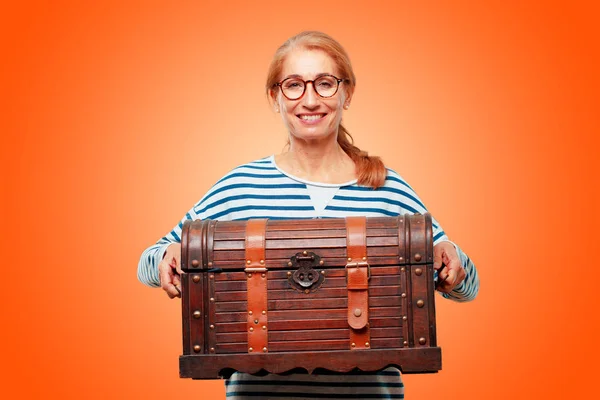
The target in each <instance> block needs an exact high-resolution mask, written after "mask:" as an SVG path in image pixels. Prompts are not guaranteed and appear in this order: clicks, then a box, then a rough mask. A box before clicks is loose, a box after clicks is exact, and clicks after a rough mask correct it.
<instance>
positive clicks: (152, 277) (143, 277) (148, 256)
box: [137, 204, 198, 288]
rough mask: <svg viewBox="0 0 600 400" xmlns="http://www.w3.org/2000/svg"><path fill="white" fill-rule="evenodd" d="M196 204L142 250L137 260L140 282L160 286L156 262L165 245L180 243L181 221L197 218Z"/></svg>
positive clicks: (160, 256) (160, 258)
mask: <svg viewBox="0 0 600 400" xmlns="http://www.w3.org/2000/svg"><path fill="white" fill-rule="evenodd" d="M197 207H198V204H196V205H195V206H194V207H192V209H191V210H190V211H188V212H187V213H186V214H185V216H184V217H183V218H182V219H181V221H180V222H179V223H178V224H177V225H175V227H174V228H173V229H172V230H171V232H169V233H167V234H166V235H165V236H163V237H162V238H161V239H159V240H158V241H157V242H156V243H155V244H153V245H152V246H150V247H148V248H147V249H146V250H144V251H143V252H142V255H141V257H140V261H139V262H138V270H137V277H138V280H139V281H140V282H142V283H143V284H144V285H147V286H150V287H154V288H156V287H160V279H159V276H158V264H160V262H161V261H162V259H163V256H164V254H165V251H166V250H167V247H169V245H171V244H173V243H181V231H182V228H183V223H184V222H185V221H188V220H191V221H193V220H195V219H198V215H197V214H196V212H195V210H196V209H197Z"/></svg>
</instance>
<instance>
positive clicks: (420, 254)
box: [180, 214, 441, 379]
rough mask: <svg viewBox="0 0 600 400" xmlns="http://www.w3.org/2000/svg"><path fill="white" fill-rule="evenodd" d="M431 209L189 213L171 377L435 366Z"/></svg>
mask: <svg viewBox="0 0 600 400" xmlns="http://www.w3.org/2000/svg"><path fill="white" fill-rule="evenodd" d="M432 236H433V235H432V224H431V216H430V215H429V214H425V215H420V214H416V215H411V214H407V215H404V216H399V217H377V218H374V217H373V218H365V217H348V218H340V219H313V220H259V219H256V220H250V221H228V222H218V221H211V220H205V221H193V222H191V221H188V222H186V223H185V224H184V226H183V235H182V241H181V244H182V258H181V262H182V268H183V270H184V274H183V275H182V309H183V355H182V356H181V357H180V376H181V377H182V378H194V379H214V378H218V377H221V376H223V375H228V374H230V373H231V372H232V371H234V370H237V371H241V372H247V373H257V372H259V371H261V370H265V371H268V372H271V373H282V372H285V371H289V370H292V369H295V368H303V369H305V370H307V371H308V372H312V371H313V370H314V369H316V368H325V369H328V370H332V371H338V372H346V371H349V370H352V369H354V368H359V369H361V370H363V371H373V370H378V369H381V368H385V367H386V366H389V365H395V366H397V367H399V368H400V369H401V370H402V371H403V372H404V373H411V372H436V371H438V370H439V369H441V349H440V348H439V347H437V343H436V330H435V304H434V281H433V237H432Z"/></svg>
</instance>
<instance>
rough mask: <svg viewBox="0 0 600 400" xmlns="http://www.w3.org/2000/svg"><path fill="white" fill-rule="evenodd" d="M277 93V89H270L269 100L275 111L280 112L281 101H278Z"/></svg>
mask: <svg viewBox="0 0 600 400" xmlns="http://www.w3.org/2000/svg"><path fill="white" fill-rule="evenodd" d="M277 93H278V92H277V91H276V90H273V89H269V101H270V102H271V105H272V106H273V111H275V112H276V113H278V112H279V102H278V101H277Z"/></svg>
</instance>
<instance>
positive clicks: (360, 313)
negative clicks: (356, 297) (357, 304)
mask: <svg viewBox="0 0 600 400" xmlns="http://www.w3.org/2000/svg"><path fill="white" fill-rule="evenodd" d="M361 315H362V310H361V309H360V308H357V309H355V310H354V316H355V317H360V316H361Z"/></svg>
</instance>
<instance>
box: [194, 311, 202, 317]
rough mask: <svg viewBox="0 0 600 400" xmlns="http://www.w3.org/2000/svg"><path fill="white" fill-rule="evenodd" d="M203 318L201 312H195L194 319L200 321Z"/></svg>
mask: <svg viewBox="0 0 600 400" xmlns="http://www.w3.org/2000/svg"><path fill="white" fill-rule="evenodd" d="M201 316H202V313H201V312H200V311H197V310H196V311H194V318H196V319H198V318H200V317H201Z"/></svg>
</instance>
